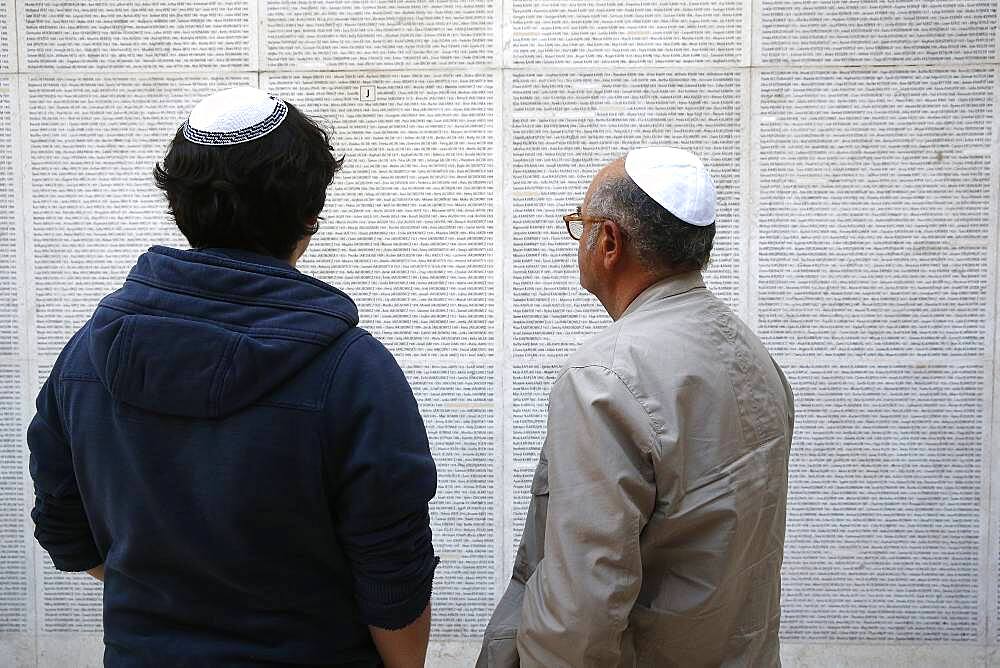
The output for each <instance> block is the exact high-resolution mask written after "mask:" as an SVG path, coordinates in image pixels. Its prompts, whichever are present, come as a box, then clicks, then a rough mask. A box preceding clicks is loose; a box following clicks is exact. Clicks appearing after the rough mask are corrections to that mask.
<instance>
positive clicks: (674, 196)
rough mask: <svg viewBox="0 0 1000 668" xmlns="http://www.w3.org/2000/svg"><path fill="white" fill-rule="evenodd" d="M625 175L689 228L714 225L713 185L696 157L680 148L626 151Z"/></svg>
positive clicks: (703, 166)
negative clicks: (691, 226)
mask: <svg viewBox="0 0 1000 668" xmlns="http://www.w3.org/2000/svg"><path fill="white" fill-rule="evenodd" d="M625 173H627V174H628V175H629V176H631V177H632V180H633V181H635V184H636V185H637V186H639V187H640V188H642V190H643V191H644V192H645V193H646V194H647V195H649V196H650V197H652V198H653V199H654V200H656V202H657V203H658V204H659V205H660V206H662V207H663V208H664V209H666V210H667V211H669V212H670V213H672V214H674V215H675V216H676V217H677V218H680V219H681V220H683V221H684V222H685V223H688V224H689V225H697V226H698V227H704V226H706V225H711V224H712V223H714V222H715V183H714V182H713V181H712V177H711V176H710V175H709V173H708V170H707V169H705V165H703V164H702V163H701V160H699V159H698V156H696V155H694V154H693V153H689V152H688V151H685V150H683V149H680V148H671V147H669V146H650V147H648V148H637V149H635V150H632V151H629V153H628V155H626V156H625Z"/></svg>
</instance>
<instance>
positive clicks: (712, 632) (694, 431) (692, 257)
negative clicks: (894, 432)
mask: <svg viewBox="0 0 1000 668" xmlns="http://www.w3.org/2000/svg"><path fill="white" fill-rule="evenodd" d="M565 221H566V227H567V230H568V231H569V233H570V236H572V237H573V239H575V240H576V241H577V243H578V249H577V258H578V263H579V269H580V284H581V285H582V286H583V287H584V288H585V289H586V290H588V291H590V292H591V293H593V294H594V295H595V296H596V297H597V298H598V299H599V300H600V302H601V304H602V305H603V306H604V308H605V309H606V310H607V312H608V314H609V315H610V316H611V318H612V320H614V321H615V322H614V324H612V325H611V326H609V327H608V328H607V329H605V330H604V331H603V332H601V333H599V334H597V335H596V336H594V337H593V338H592V339H590V340H589V341H587V342H586V343H585V344H584V345H583V347H581V348H580V350H578V351H577V352H576V353H574V354H573V355H571V356H570V358H569V360H568V361H567V363H566V365H565V366H564V368H563V370H562V373H561V375H560V376H559V377H558V379H557V380H556V381H555V384H554V385H553V387H552V391H551V394H550V397H549V417H548V430H547V434H546V438H545V444H544V446H543V447H542V453H541V459H540V462H539V465H538V469H537V470H536V472H535V479H534V481H533V483H532V494H533V496H532V502H531V506H530V508H529V510H528V521H527V524H526V526H525V529H524V537H523V538H522V541H521V546H520V549H519V550H518V555H517V560H516V563H515V566H514V575H513V578H512V580H511V584H510V587H509V588H508V589H507V592H506V594H505V595H504V597H503V599H502V600H501V601H500V604H499V606H498V607H497V609H496V611H495V612H494V614H493V618H492V619H491V621H490V625H489V627H488V628H487V631H486V638H485V641H484V643H483V652H482V654H481V656H480V662H479V665H480V666H512V665H518V663H520V665H522V666H539V667H545V668H557V667H558V668H563V667H573V668H615V667H616V666H649V667H654V666H656V667H659V666H685V667H687V666H691V667H694V666H720V665H726V666H730V665H732V666H736V665H739V666H759V667H761V668H763V667H765V666H776V665H778V664H779V661H780V659H779V656H778V623H779V617H780V608H779V592H780V568H781V560H782V550H783V541H784V531H785V500H786V486H787V476H788V452H789V445H790V441H791V436H792V395H791V390H790V389H789V387H788V385H787V383H786V382H785V379H784V376H783V374H782V373H781V371H780V370H779V369H778V367H777V366H776V365H775V364H774V363H773V361H772V360H771V358H770V356H769V355H768V353H767V351H766V350H765V349H764V346H763V345H761V343H760V341H759V340H758V339H757V337H756V336H754V334H753V333H752V332H751V331H750V330H749V329H748V328H747V326H746V325H745V324H744V323H743V322H742V321H740V319H739V318H738V317H737V316H736V315H735V314H734V313H733V312H732V311H730V310H729V308H727V307H726V305H725V304H723V303H722V302H720V301H719V300H718V299H716V298H715V296H713V295H712V293H711V292H709V291H708V290H707V289H706V288H705V283H704V282H703V281H702V277H701V273H700V270H701V269H702V268H703V267H704V266H705V264H706V263H707V262H708V258H709V254H710V252H711V249H712V240H713V237H714V234H715V224H714V223H715V187H714V185H713V183H712V180H711V178H710V177H709V175H708V173H707V171H706V170H705V168H704V166H703V165H702V164H701V161H700V160H698V159H697V158H696V157H695V156H694V155H692V154H690V153H688V152H686V151H681V150H678V149H673V148H665V147H662V148H659V147H658V148H646V149H638V150H635V151H632V152H630V153H629V154H628V156H627V157H626V158H624V159H619V160H615V161H614V162H612V163H611V164H609V165H608V166H606V167H605V168H604V169H602V170H601V171H600V172H599V173H598V174H597V176H596V177H595V178H594V180H593V182H592V183H591V185H590V189H589V190H588V191H587V194H586V197H585V198H584V200H583V204H582V205H581V206H580V208H579V209H577V211H576V212H575V213H572V214H568V215H567V216H566V217H565Z"/></svg>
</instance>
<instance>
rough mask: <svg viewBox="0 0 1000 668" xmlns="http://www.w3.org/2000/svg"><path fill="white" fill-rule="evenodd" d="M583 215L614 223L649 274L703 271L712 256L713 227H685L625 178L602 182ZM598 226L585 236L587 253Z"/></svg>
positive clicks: (593, 227) (595, 239)
mask: <svg viewBox="0 0 1000 668" xmlns="http://www.w3.org/2000/svg"><path fill="white" fill-rule="evenodd" d="M586 213H587V215H588V216H589V217H591V218H607V219H608V220H613V221H615V222H616V223H618V224H619V225H620V226H621V228H622V231H623V232H624V233H625V237H626V238H627V240H628V241H627V243H628V244H629V245H630V246H631V247H632V250H633V251H634V252H635V255H636V257H637V258H638V259H639V262H640V263H641V264H642V265H643V267H645V268H646V269H648V270H649V271H652V272H655V273H660V272H664V271H668V270H669V271H674V270H678V271H693V270H695V269H704V268H705V267H706V266H707V265H708V261H709V257H710V256H711V253H712V240H713V239H714V238H715V223H712V224H711V225H707V226H705V227H698V226H696V225H689V224H687V223H685V222H684V221H683V220H680V219H679V218H677V217H676V216H674V215H673V214H672V213H670V212H669V211H667V210H666V209H664V208H663V207H662V206H660V205H659V204H658V203H657V202H656V200H654V199H653V198H652V197H650V196H649V195H647V194H646V193H645V191H643V190H642V188H640V187H639V186H637V185H636V184H635V181H633V180H632V178H631V177H630V176H629V175H628V174H624V175H622V176H612V177H609V178H606V179H604V181H602V182H601V183H600V184H599V185H598V186H597V188H596V189H595V190H594V192H593V193H591V195H590V202H589V203H588V205H587V212H586ZM599 230H600V226H599V225H592V226H591V228H590V232H589V233H588V235H587V250H593V248H594V246H595V245H596V244H597V235H598V231H599Z"/></svg>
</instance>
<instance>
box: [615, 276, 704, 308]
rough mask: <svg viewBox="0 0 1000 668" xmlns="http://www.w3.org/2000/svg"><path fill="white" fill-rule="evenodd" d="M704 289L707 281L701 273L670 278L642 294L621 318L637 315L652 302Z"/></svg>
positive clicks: (657, 283) (653, 285) (650, 287)
mask: <svg viewBox="0 0 1000 668" xmlns="http://www.w3.org/2000/svg"><path fill="white" fill-rule="evenodd" d="M703 287H705V279H704V278H702V275H701V272H700V271H689V272H686V273H683V274H675V275H674V276H668V277H666V278H664V279H662V280H659V281H657V282H656V283H653V284H652V285H650V286H649V287H648V288H646V289H645V290H643V291H642V292H640V293H639V294H638V296H636V298H635V299H633V300H632V303H631V304H629V305H628V308H626V309H625V311H624V312H623V313H622V315H621V318H624V317H625V316H627V315H629V314H630V313H635V312H636V311H638V310H640V309H641V308H642V307H643V306H645V305H646V304H649V303H650V302H654V301H659V300H660V299H666V298H667V297H673V296H675V295H679V294H682V293H685V292H689V291H691V290H694V289H695V288H703ZM621 318H619V320H621Z"/></svg>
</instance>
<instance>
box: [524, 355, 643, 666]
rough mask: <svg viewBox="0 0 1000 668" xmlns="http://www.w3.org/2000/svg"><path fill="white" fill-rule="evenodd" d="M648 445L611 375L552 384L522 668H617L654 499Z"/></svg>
mask: <svg viewBox="0 0 1000 668" xmlns="http://www.w3.org/2000/svg"><path fill="white" fill-rule="evenodd" d="M654 443H655V432H654V430H653V427H652V423H651V422H650V420H649V416H648V414H647V413H646V411H645V409H644V408H643V407H642V405H641V404H640V403H639V402H638V401H637V400H636V398H635V397H634V396H633V395H632V393H631V391H630V390H629V389H628V387H626V386H625V384H624V383H623V382H622V380H621V379H620V378H619V377H618V376H617V375H616V374H615V373H614V372H613V371H611V370H609V369H607V368H605V367H602V366H587V367H579V368H570V369H569V370H567V371H566V372H565V373H564V374H563V375H562V376H561V377H560V378H559V379H558V380H557V381H556V383H555V385H554V386H553V389H552V393H551V395H550V397H549V421H548V434H547V437H546V444H545V447H546V449H547V453H546V454H547V457H548V466H549V501H548V504H549V505H548V522H547V525H546V529H545V550H544V557H543V558H542V560H541V561H540V562H539V564H538V568H537V569H536V570H535V573H534V574H533V575H532V576H531V578H530V579H529V580H528V582H527V586H526V590H525V596H524V605H523V609H522V621H521V627H520V629H519V630H518V634H517V651H518V654H519V656H520V659H521V664H522V665H524V666H546V667H549V668H555V667H556V666H573V667H574V668H590V667H593V668H598V667H604V666H616V665H618V663H619V659H620V657H621V652H622V648H621V642H622V634H623V632H624V630H625V628H626V627H627V626H628V620H629V614H630V613H631V611H632V606H633V605H634V604H635V601H636V598H637V596H638V594H639V589H640V586H641V584H642V558H641V554H640V551H639V534H640V533H641V532H642V529H643V527H644V526H645V525H646V522H647V520H648V519H649V517H650V515H651V514H652V511H653V507H654V504H655V499H656V483H655V480H654V478H653V464H652V453H653V448H654Z"/></svg>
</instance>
